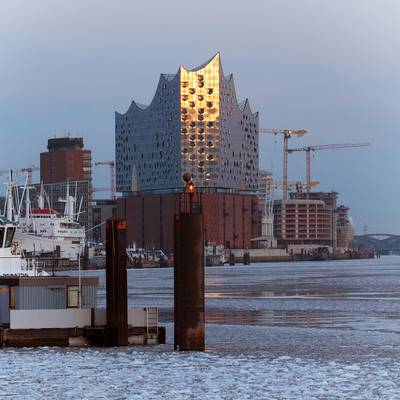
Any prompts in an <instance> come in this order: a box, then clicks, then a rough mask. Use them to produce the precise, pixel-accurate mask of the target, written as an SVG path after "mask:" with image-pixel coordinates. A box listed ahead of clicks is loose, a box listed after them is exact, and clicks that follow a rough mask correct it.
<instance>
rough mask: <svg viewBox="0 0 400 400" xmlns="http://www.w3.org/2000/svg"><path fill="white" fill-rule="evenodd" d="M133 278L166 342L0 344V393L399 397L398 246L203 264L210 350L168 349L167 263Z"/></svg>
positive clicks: (133, 301)
mask: <svg viewBox="0 0 400 400" xmlns="http://www.w3.org/2000/svg"><path fill="white" fill-rule="evenodd" d="M94 273H95V274H98V275H99V276H100V289H99V299H98V302H99V305H100V306H101V305H104V302H105V292H104V272H103V271H96V272H90V274H94ZM128 277H129V278H128V285H129V304H130V306H145V305H148V306H150V305H155V306H158V307H160V318H161V321H162V323H163V324H165V325H166V326H167V332H168V338H167V339H168V344H167V345H163V346H157V347H152V348H145V347H136V348H127V349H124V348H123V349H93V348H92V349H57V348H41V349H36V350H28V349H22V350H15V349H3V350H1V351H0V366H1V370H0V375H1V382H2V384H1V385H0V398H12V399H19V398H21V399H22V398H24V399H25V398H26V399H36V398H58V399H78V398H79V399H80V398H87V399H100V398H104V399H125V398H126V399H314V398H315V399H400V303H399V302H400V257H383V258H381V259H376V260H351V261H334V262H309V263H308V262H301V263H300V262H299V263H271V264H254V265H251V266H247V267H244V266H234V267H217V268H208V269H207V270H206V307H207V316H206V318H207V331H206V334H207V352H206V353H186V354H184V353H175V352H173V351H172V335H171V334H172V325H171V321H172V306H173V293H172V284H173V275H172V270H171V269H153V270H148V269H147V270H130V271H129V273H128Z"/></svg>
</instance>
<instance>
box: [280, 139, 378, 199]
mask: <svg viewBox="0 0 400 400" xmlns="http://www.w3.org/2000/svg"><path fill="white" fill-rule="evenodd" d="M370 145H371V144H370V143H341V144H320V145H316V146H305V147H298V148H295V149H287V153H288V154H290V153H294V152H296V151H305V152H306V176H307V184H309V183H310V182H311V152H314V151H319V150H332V149H347V148H352V147H365V146H370ZM310 191H311V186H307V192H310Z"/></svg>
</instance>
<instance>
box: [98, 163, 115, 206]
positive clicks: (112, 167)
mask: <svg viewBox="0 0 400 400" xmlns="http://www.w3.org/2000/svg"><path fill="white" fill-rule="evenodd" d="M94 165H95V166H96V167H98V166H103V165H106V166H108V167H109V168H110V191H111V198H112V199H115V198H116V188H115V161H97V162H95V163H94Z"/></svg>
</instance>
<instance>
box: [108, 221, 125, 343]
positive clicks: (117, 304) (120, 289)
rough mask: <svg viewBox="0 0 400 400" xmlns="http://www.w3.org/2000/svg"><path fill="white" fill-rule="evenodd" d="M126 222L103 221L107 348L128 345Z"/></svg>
mask: <svg viewBox="0 0 400 400" xmlns="http://www.w3.org/2000/svg"><path fill="white" fill-rule="evenodd" d="M126 264H127V256H126V220H119V219H109V220H107V222H106V301H107V330H106V344H107V345H108V346H127V345H128V285H127V271H126Z"/></svg>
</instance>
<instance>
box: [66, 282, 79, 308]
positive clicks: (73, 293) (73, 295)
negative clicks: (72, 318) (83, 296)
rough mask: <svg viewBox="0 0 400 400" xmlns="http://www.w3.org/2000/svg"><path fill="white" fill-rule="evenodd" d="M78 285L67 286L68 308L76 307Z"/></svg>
mask: <svg viewBox="0 0 400 400" xmlns="http://www.w3.org/2000/svg"><path fill="white" fill-rule="evenodd" d="M78 295H79V287H78V286H68V287H67V307H68V308H78V306H79V304H78Z"/></svg>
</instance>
